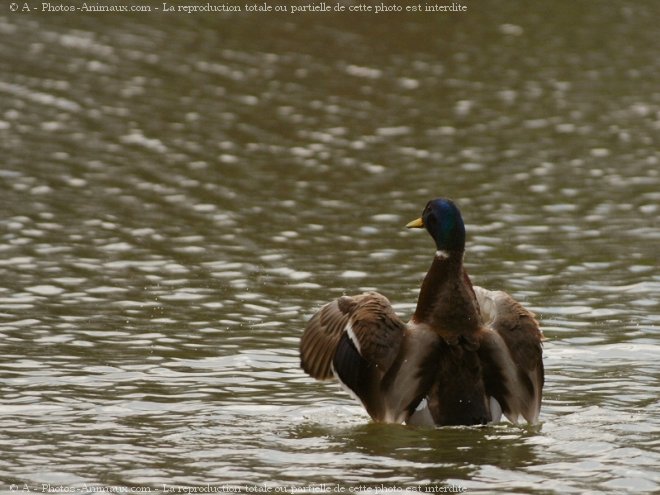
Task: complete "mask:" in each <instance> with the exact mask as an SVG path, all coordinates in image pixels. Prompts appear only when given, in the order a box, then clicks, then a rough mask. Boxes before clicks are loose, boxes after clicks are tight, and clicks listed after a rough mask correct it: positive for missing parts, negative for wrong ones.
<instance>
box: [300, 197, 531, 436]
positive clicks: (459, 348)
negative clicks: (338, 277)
mask: <svg viewBox="0 0 660 495" xmlns="http://www.w3.org/2000/svg"><path fill="white" fill-rule="evenodd" d="M406 227H408V228H425V229H426V230H427V232H428V233H429V234H430V235H431V237H432V238H433V240H434V241H435V245H436V252H435V256H434V258H433V262H432V263H431V268H430V269H429V271H428V273H427V274H426V276H425V278H424V281H423V282H422V286H421V289H420V291H419V297H418V300H417V307H416V309H415V313H414V314H413V316H412V318H411V319H410V321H409V322H408V323H404V322H403V320H401V318H399V316H397V314H396V313H395V311H394V309H393V308H392V305H391V304H390V302H389V300H388V299H387V298H386V297H385V296H383V295H381V294H379V293H377V292H366V293H364V294H360V295H356V296H342V297H339V298H338V299H335V300H334V301H332V302H330V303H328V304H326V305H325V306H323V307H322V308H321V309H320V310H319V311H318V312H317V313H316V314H314V315H313V316H312V318H311V319H310V320H309V322H308V324H307V326H306V328H305V331H304V333H303V335H302V338H301V341H300V356H301V366H302V368H303V370H304V371H305V372H307V373H308V374H309V375H311V376H312V377H314V378H316V379H318V380H330V379H333V378H336V379H337V380H339V382H340V384H341V385H342V387H343V388H345V389H346V390H347V391H348V392H349V393H350V394H351V395H353V396H354V397H355V398H357V399H358V400H359V401H360V403H361V404H362V405H363V406H364V408H365V409H366V411H367V413H369V415H370V416H371V418H372V419H373V420H374V421H377V422H384V423H406V424H414V425H477V424H486V423H489V422H498V421H500V419H501V417H502V414H504V416H506V418H507V419H509V421H511V422H513V423H518V422H519V421H521V418H522V419H524V420H526V421H527V422H528V423H532V424H533V423H536V422H537V421H538V417H539V411H540V408H541V391H542V388H543V381H544V373H543V361H542V356H541V354H542V351H541V341H542V340H543V334H542V332H541V330H540V328H539V326H538V322H537V321H536V319H535V316H534V314H533V313H532V312H530V311H528V310H527V309H525V308H524V307H523V306H522V305H520V304H519V303H518V302H516V301H515V300H514V299H513V298H512V297H511V296H509V295H508V294H506V293H505V292H501V291H490V290H486V289H483V288H481V287H475V286H473V285H472V283H471V281H470V277H469V276H468V274H467V272H466V270H465V267H464V266H463V255H464V251H465V224H464V223H463V218H462V216H461V213H460V211H459V209H458V207H457V206H456V205H455V204H454V202H453V201H451V200H449V199H445V198H438V199H434V200H431V201H429V202H428V204H427V205H426V207H425V208H424V210H423V212H422V216H421V217H420V218H418V219H417V220H413V221H412V222H410V223H408V225H407V226H406Z"/></svg>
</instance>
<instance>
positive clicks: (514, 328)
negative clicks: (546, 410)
mask: <svg viewBox="0 0 660 495" xmlns="http://www.w3.org/2000/svg"><path fill="white" fill-rule="evenodd" d="M474 291H475V295H476V297H477V301H478V303H479V308H480V311H481V317H482V319H483V322H484V326H485V331H484V332H483V334H482V338H481V345H480V347H479V357H480V359H481V361H482V366H483V374H484V385H485V388H486V393H487V394H488V395H489V396H490V397H492V398H494V399H495V400H496V401H497V402H498V404H499V406H500V407H501V409H502V412H503V413H504V414H505V416H506V417H507V418H508V419H509V420H510V421H511V422H513V423H516V422H518V419H519V417H520V416H522V417H523V418H525V420H526V421H527V422H529V423H536V422H537V420H538V416H539V411H540V409H541V391H542V389H543V382H544V372H543V359H542V347H541V342H542V340H543V333H542V332H541V329H540V328H539V325H538V322H537V321H536V318H535V316H534V313H532V312H531V311H528V310H527V309H525V308H524V307H523V306H522V305H521V304H519V303H518V302H516V301H515V300H514V299H513V298H512V297H511V296H509V295H508V294H506V293H505V292H502V291H489V290H486V289H483V288H481V287H474ZM493 416H495V414H493ZM494 419H496V418H494Z"/></svg>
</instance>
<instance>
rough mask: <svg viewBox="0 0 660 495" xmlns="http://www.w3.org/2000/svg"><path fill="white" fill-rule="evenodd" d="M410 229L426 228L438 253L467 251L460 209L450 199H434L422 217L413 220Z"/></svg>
mask: <svg viewBox="0 0 660 495" xmlns="http://www.w3.org/2000/svg"><path fill="white" fill-rule="evenodd" d="M406 227H408V228H422V227H424V228H425V229H426V230H427V232H428V233H429V234H431V237H433V240H434V241H435V245H436V247H437V248H438V251H447V252H449V251H463V250H464V249H465V224H464V223H463V217H462V216H461V212H460V211H459V209H458V207H457V206H456V205H455V204H454V202H453V201H452V200H450V199H446V198H437V199H432V200H431V201H429V202H428V203H427V204H426V207H425V208H424V211H422V216H421V217H420V218H418V219H417V220H413V221H412V222H410V223H409V224H408V225H406Z"/></svg>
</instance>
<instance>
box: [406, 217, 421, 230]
mask: <svg viewBox="0 0 660 495" xmlns="http://www.w3.org/2000/svg"><path fill="white" fill-rule="evenodd" d="M406 227H407V228H409V229H421V228H422V227H424V220H422V217H419V218H418V219H417V220H413V221H412V222H408V223H407V224H406Z"/></svg>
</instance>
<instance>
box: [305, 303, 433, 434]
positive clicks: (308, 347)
mask: <svg viewBox="0 0 660 495" xmlns="http://www.w3.org/2000/svg"><path fill="white" fill-rule="evenodd" d="M410 333H411V332H410V331H409V330H408V329H407V327H406V324H405V323H404V322H403V321H401V319H400V318H399V317H398V316H397V315H396V313H395V312H394V310H393V309H392V306H391V305H390V302H389V301H388V300H387V298H386V297H384V296H382V295H381V294H378V293H376V292H368V293H365V294H360V295H358V296H343V297H340V298H339V299H336V300H335V301H332V302H331V303H328V304H326V305H325V306H323V307H322V308H321V309H320V310H319V311H318V312H317V313H316V314H315V315H314V316H313V317H312V318H311V319H310V321H309V323H308V324H307V327H306V328H305V332H304V333H303V336H302V339H301V341H300V357H301V366H302V368H303V370H305V371H306V372H307V373H308V374H309V375H311V376H312V377H314V378H317V379H319V380H326V379H330V378H332V377H333V376H334V377H336V378H338V379H339V381H340V382H341V384H342V385H343V386H344V388H346V389H347V390H348V391H349V392H350V393H351V394H352V395H354V396H356V397H357V398H358V399H359V400H360V402H362V404H363V405H364V407H365V409H366V410H367V412H368V413H369V415H370V416H371V417H372V418H373V419H374V420H376V421H386V422H397V423H401V422H403V421H405V420H406V419H407V418H408V416H409V415H410V413H411V412H412V411H413V410H414V408H415V406H416V405H417V404H418V403H419V401H420V400H421V398H422V395H423V393H422V392H423V390H421V388H422V387H423V386H425V384H424V385H423V384H422V383H421V382H422V380H421V374H419V373H413V372H411V369H410V364H408V361H410V360H409V359H406V352H405V349H408V348H410V346H411V345H416V344H415V342H416V341H417V340H419V339H415V338H413V339H410V338H409V335H410ZM407 341H410V342H407ZM404 381H405V386H404Z"/></svg>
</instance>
